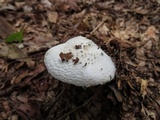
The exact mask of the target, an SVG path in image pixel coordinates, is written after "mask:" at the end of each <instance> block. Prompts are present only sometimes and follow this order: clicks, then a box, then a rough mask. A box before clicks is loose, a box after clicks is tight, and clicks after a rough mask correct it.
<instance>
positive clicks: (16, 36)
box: [5, 31, 23, 43]
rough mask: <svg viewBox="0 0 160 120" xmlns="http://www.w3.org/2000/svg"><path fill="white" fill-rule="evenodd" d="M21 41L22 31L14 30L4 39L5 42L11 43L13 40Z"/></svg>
mask: <svg viewBox="0 0 160 120" xmlns="http://www.w3.org/2000/svg"><path fill="white" fill-rule="evenodd" d="M22 41H23V31H19V32H15V33H12V34H11V35H9V36H8V37H7V38H6V39H5V42H6V43H13V42H19V43H20V42H22Z"/></svg>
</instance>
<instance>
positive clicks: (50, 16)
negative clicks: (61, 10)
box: [47, 11, 58, 23]
mask: <svg viewBox="0 0 160 120" xmlns="http://www.w3.org/2000/svg"><path fill="white" fill-rule="evenodd" d="M47 16H48V19H49V21H50V22H51V23H56V22H57V19H58V13H57V12H53V11H48V12H47Z"/></svg>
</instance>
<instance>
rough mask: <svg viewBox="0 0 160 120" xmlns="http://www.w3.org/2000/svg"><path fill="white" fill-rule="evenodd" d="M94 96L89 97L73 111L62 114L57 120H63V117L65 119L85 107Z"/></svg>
mask: <svg viewBox="0 0 160 120" xmlns="http://www.w3.org/2000/svg"><path fill="white" fill-rule="evenodd" d="M93 97H94V96H92V97H90V98H89V99H88V100H86V101H85V102H84V103H83V104H82V105H80V106H78V107H76V108H74V109H73V110H71V111H69V112H68V113H66V114H64V115H63V116H62V117H60V118H58V119H57V120H64V118H65V117H67V116H68V115H70V114H72V113H73V112H75V111H77V110H79V109H80V108H82V107H84V106H86V105H87V104H88V103H89V102H90V101H91V100H92V98H93Z"/></svg>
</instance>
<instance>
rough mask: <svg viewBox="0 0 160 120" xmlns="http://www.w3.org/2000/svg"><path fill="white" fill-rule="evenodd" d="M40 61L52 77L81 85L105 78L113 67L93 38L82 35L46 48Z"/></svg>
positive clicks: (109, 78)
mask: <svg viewBox="0 0 160 120" xmlns="http://www.w3.org/2000/svg"><path fill="white" fill-rule="evenodd" d="M44 63H45V65H46V68H47V69H48V72H49V73H50V74H51V75H52V76H53V77H54V78H56V79H58V80H60V81H62V82H65V83H69V84H73V85H76V86H84V87H89V86H94V85H98V84H104V83H106V82H109V81H111V80H112V79H113V78H114V76H115V71H116V68H115V65H114V63H113V61H112V60H111V58H110V57H109V56H108V55H107V54H106V53H105V52H104V51H103V50H102V49H101V48H99V47H98V46H97V45H96V44H95V43H94V42H93V41H91V40H89V39H87V38H85V37H82V36H78V37H74V38H71V39H69V40H68V41H67V42H65V43H63V44H59V45H57V46H54V47H52V48H50V49H49V50H48V51H47V52H46V54H45V57H44Z"/></svg>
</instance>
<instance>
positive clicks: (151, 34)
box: [145, 26, 157, 39]
mask: <svg viewBox="0 0 160 120" xmlns="http://www.w3.org/2000/svg"><path fill="white" fill-rule="evenodd" d="M156 32H157V30H156V28H155V26H149V27H148V29H147V30H146V32H145V35H147V36H148V37H149V38H153V39H156V38H157V36H156Z"/></svg>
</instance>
